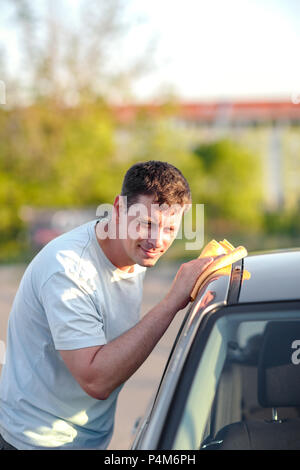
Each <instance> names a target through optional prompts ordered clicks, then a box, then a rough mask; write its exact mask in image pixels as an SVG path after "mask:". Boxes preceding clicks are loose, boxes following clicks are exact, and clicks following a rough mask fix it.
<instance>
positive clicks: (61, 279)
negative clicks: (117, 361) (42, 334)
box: [40, 272, 107, 350]
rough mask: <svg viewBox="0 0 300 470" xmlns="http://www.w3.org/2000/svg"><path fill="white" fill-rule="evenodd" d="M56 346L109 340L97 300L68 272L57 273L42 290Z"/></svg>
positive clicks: (74, 346) (73, 346) (68, 347)
mask: <svg viewBox="0 0 300 470" xmlns="http://www.w3.org/2000/svg"><path fill="white" fill-rule="evenodd" d="M40 300H41V302H42V304H43V307H44V311H45V314H46V316H47V320H48V324H49V327H50V330H51V334H52V338H53V342H54V346H55V348H56V349H62V350H71V349H80V348H86V347H90V346H100V345H102V344H106V342H107V341H106V338H105V333H104V325H103V317H102V315H101V313H100V312H99V311H98V309H97V308H96V305H95V303H94V301H93V300H92V298H91V296H90V295H89V293H87V292H86V291H85V290H84V289H83V288H82V286H80V284H79V283H77V282H76V280H74V279H72V278H70V277H69V276H68V275H67V274H66V273H65V272H57V273H54V274H53V275H52V276H51V277H50V279H48V281H47V282H46V283H45V284H44V285H43V287H42V289H41V292H40Z"/></svg>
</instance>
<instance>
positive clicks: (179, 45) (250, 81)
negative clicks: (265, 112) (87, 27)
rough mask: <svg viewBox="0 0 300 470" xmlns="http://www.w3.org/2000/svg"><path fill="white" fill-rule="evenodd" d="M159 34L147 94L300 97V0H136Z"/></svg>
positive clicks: (142, 92) (143, 92)
mask: <svg viewBox="0 0 300 470" xmlns="http://www.w3.org/2000/svg"><path fill="white" fill-rule="evenodd" d="M134 3H135V6H136V8H139V9H141V10H143V11H144V13H145V14H146V15H147V17H148V22H149V25H151V30H152V32H157V33H158V36H159V50H158V53H157V62H158V64H159V65H160V67H159V68H158V70H157V72H156V73H153V74H152V75H150V76H149V77H148V78H147V79H145V80H142V81H141V82H140V84H139V88H138V92H139V93H140V95H141V96H146V95H147V94H149V93H151V90H153V89H154V88H155V87H159V86H162V87H163V86H164V84H165V86H167V85H169V86H170V87H171V88H172V87H173V88H174V90H175V91H177V93H179V94H180V95H181V96H182V97H184V98H186V99H197V98H201V99H210V98H218V99H225V98H231V97H245V98H246V97H253V98H255V97H274V98H276V97H287V98H290V97H291V96H292V95H294V96H295V94H296V95H297V94H298V95H299V96H300V60H299V51H300V2H299V0H251V1H249V0H226V1H224V0H206V1H204V0H185V1H183V0H151V1H147V0H135V2H134Z"/></svg>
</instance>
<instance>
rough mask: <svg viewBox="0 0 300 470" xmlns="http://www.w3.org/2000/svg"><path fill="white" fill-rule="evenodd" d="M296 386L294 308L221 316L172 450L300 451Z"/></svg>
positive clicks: (299, 337)
mask: <svg viewBox="0 0 300 470" xmlns="http://www.w3.org/2000/svg"><path fill="white" fill-rule="evenodd" d="M193 353H194V354H197V351H195V350H194V352H193ZM299 382H300V320H299V312H298V311H295V312H290V311H289V312H273V313H272V312H267V313H263V312H260V313H251V314H229V315H226V316H223V317H221V318H219V319H218V320H217V321H216V322H215V324H214V327H213V328H212V331H211V333H210V335H209V338H208V340H207V342H206V346H205V348H204V350H203V352H202V354H200V360H199V362H198V365H197V367H196V370H195V372H194V373H193V378H192V385H191V387H190V388H189V391H188V394H187V399H186V401H185V405H184V409H183V413H182V415H181V419H180V421H179V425H178V428H177V433H176V436H175V440H174V443H173V449H206V450H209V449H251V448H261V449H265V448H268V449H270V448H273V447H272V446H275V447H274V448H282V447H283V448H300V446H299V443H297V442H296V436H298V441H299V432H300V419H299V416H300V386H299ZM181 399H182V398H181ZM175 406H176V403H175ZM289 426H292V428H293V426H294V427H295V426H296V427H297V426H298V428H297V432H296V431H295V429H294V428H293V431H291V430H290V428H289ZM266 436H267V437H266ZM278 441H279V442H278ZM290 446H297V447H290Z"/></svg>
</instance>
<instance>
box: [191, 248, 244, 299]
mask: <svg viewBox="0 0 300 470" xmlns="http://www.w3.org/2000/svg"><path fill="white" fill-rule="evenodd" d="M247 254H248V252H247V250H246V248H245V247H244V246H238V247H237V248H235V247H234V246H233V245H231V243H229V241H228V240H226V239H224V240H223V241H220V242H217V241H216V240H212V241H210V242H209V243H208V244H207V245H206V246H205V247H204V249H203V250H202V252H201V254H200V256H199V258H205V257H210V256H211V257H213V258H215V260H214V261H213V262H212V263H211V264H210V265H209V266H208V267H207V268H206V269H205V270H204V271H203V272H202V273H201V274H200V276H199V277H198V279H197V282H196V284H195V286H194V288H193V290H192V292H191V300H192V301H193V300H195V298H196V296H197V294H198V292H199V289H200V288H201V287H202V285H203V283H204V282H205V281H208V280H211V279H212V278H213V277H214V276H216V275H218V276H219V275H230V273H231V265H232V263H235V262H236V261H238V260H240V259H242V258H244V257H245V256H247ZM249 278H250V273H249V272H248V271H244V273H243V280H244V279H249Z"/></svg>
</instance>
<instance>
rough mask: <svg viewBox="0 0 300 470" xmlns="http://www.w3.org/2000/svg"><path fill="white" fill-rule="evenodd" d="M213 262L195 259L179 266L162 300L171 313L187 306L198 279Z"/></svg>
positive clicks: (211, 258) (208, 258)
mask: <svg viewBox="0 0 300 470" xmlns="http://www.w3.org/2000/svg"><path fill="white" fill-rule="evenodd" d="M213 261H214V258H213V257H207V258H197V259H194V260H192V261H189V262H187V263H183V264H182V265H181V266H180V268H179V270H178V272H177V274H176V276H175V278H174V281H173V283H172V285H171V288H170V290H169V292H168V294H167V295H166V297H165V299H164V300H165V301H166V302H167V304H168V305H169V306H170V308H171V310H172V311H175V312H178V311H179V310H182V309H183V308H185V307H186V306H187V305H188V303H189V301H190V300H191V297H190V294H191V292H192V290H193V287H194V285H195V284H196V281H197V279H198V277H199V276H200V274H201V273H202V272H203V271H204V270H205V269H206V268H207V267H208V266H209V265H210V264H211V263H212V262H213Z"/></svg>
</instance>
